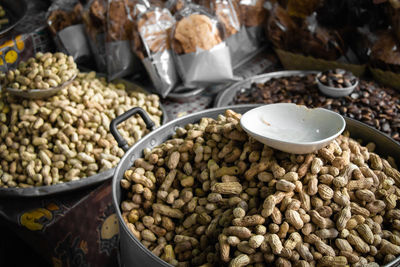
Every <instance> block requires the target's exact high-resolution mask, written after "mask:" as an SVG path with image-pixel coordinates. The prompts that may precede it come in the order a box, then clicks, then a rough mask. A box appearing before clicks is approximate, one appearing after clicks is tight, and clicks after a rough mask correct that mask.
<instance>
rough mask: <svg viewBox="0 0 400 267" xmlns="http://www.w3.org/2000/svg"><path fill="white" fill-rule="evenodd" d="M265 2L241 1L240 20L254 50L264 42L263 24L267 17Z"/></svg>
mask: <svg viewBox="0 0 400 267" xmlns="http://www.w3.org/2000/svg"><path fill="white" fill-rule="evenodd" d="M264 4H265V0H239V10H240V20H241V25H243V29H245V31H246V34H247V36H248V38H249V40H250V43H249V44H247V45H251V46H252V47H253V50H256V49H257V48H259V47H261V45H262V43H263V41H264V39H265V38H264V37H265V36H264V32H263V27H262V26H263V24H264V22H265V19H266V16H267V10H266V9H265V8H264Z"/></svg>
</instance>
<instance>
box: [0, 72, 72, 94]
mask: <svg viewBox="0 0 400 267" xmlns="http://www.w3.org/2000/svg"><path fill="white" fill-rule="evenodd" d="M75 77H76V74H75V75H74V76H72V78H71V79H70V80H68V81H66V82H64V83H62V84H60V85H59V86H56V87H51V88H49V89H27V90H20V89H14V88H9V87H7V88H6V90H7V91H8V92H9V93H10V94H12V95H14V96H19V97H23V98H28V99H43V98H48V97H50V96H53V95H55V94H57V93H58V92H59V91H61V90H62V89H64V88H65V87H66V86H68V85H69V84H71V83H72V82H73V81H74V80H75Z"/></svg>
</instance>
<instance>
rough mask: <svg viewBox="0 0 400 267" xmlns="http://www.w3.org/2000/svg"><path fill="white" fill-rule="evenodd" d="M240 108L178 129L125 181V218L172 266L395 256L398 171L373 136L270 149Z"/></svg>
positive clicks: (361, 262) (373, 261) (363, 262)
mask: <svg viewBox="0 0 400 267" xmlns="http://www.w3.org/2000/svg"><path fill="white" fill-rule="evenodd" d="M240 117H241V115H240V114H237V113H235V112H233V111H231V110H227V111H226V112H225V115H219V117H218V118H217V119H216V120H215V119H211V118H202V119H201V120H200V122H199V123H198V124H189V125H187V126H186V127H185V128H178V129H177V130H176V133H175V135H174V136H172V139H169V140H167V141H166V142H164V143H162V144H161V145H159V146H157V147H155V148H153V149H151V150H150V149H145V150H144V151H143V153H144V157H143V158H140V159H137V160H136V161H135V162H134V166H133V167H132V168H130V169H129V170H127V171H126V172H125V174H124V177H123V179H122V180H121V187H122V188H123V189H125V191H124V192H125V193H124V194H126V196H125V198H124V199H125V200H124V201H123V202H122V203H121V210H122V217H123V219H124V221H125V223H126V225H127V227H128V228H129V229H130V231H131V232H132V233H133V235H134V236H135V237H136V238H137V239H139V240H140V241H141V242H142V244H143V245H144V246H145V247H146V248H148V249H149V250H150V251H151V252H152V253H153V254H155V255H156V256H159V257H161V259H163V260H164V261H166V262H168V263H170V264H172V265H174V266H218V265H229V266H232V267H238V266H304V267H306V266H350V265H351V266H379V265H381V264H384V263H388V262H391V261H393V260H394V259H395V258H396V256H398V255H400V209H399V208H398V206H397V200H398V198H399V196H400V189H399V187H397V185H398V184H399V183H400V173H399V172H398V171H397V169H396V167H395V164H394V163H393V162H394V160H393V158H389V159H388V160H386V159H383V158H381V157H379V156H378V155H377V154H376V153H374V152H373V151H374V150H375V144H374V143H369V144H368V145H367V146H361V145H360V144H359V143H358V142H357V141H355V140H353V139H351V138H349V136H348V133H344V134H343V135H341V136H339V137H338V138H337V139H336V140H335V141H333V142H331V143H330V144H329V145H328V146H327V147H324V148H322V149H320V150H318V151H316V152H315V153H311V154H306V155H294V154H288V153H284V152H281V151H277V150H273V149H272V148H270V147H268V146H265V145H263V144H261V143H259V142H257V141H256V140H254V139H252V138H251V137H249V136H248V135H247V134H246V133H245V132H244V131H243V130H242V129H241V127H240V124H239V121H240Z"/></svg>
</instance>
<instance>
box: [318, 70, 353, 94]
mask: <svg viewBox="0 0 400 267" xmlns="http://www.w3.org/2000/svg"><path fill="white" fill-rule="evenodd" d="M319 77H321V73H319V74H318V75H317V76H315V81H316V82H317V84H318V89H319V90H320V91H321V92H322V93H323V94H324V95H327V96H330V97H343V96H348V95H349V94H351V92H353V91H354V88H356V86H357V85H358V79H357V80H356V83H355V84H354V85H352V86H349V87H345V88H337V87H330V86H326V85H325V84H323V83H321V82H320V81H319Z"/></svg>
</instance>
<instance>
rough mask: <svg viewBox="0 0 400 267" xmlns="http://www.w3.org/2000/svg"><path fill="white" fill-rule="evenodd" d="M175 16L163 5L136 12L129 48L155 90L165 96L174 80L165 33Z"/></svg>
mask: <svg viewBox="0 0 400 267" xmlns="http://www.w3.org/2000/svg"><path fill="white" fill-rule="evenodd" d="M174 25H175V18H174V17H173V16H172V15H171V13H170V11H169V10H168V9H166V8H159V7H152V8H149V9H148V10H147V11H145V12H143V13H141V14H140V15H138V17H137V20H136V29H135V30H134V36H133V38H134V39H133V50H134V51H135V53H136V54H137V55H138V57H139V58H140V59H141V60H142V63H143V65H144V66H145V68H146V71H147V73H148V75H149V77H150V79H151V81H152V83H153V85H154V88H155V91H156V93H158V94H160V95H161V96H162V97H166V96H167V95H168V93H169V92H171V90H172V89H173V88H174V87H175V85H176V84H177V82H178V75H177V73H176V70H175V63H174V59H173V56H172V52H171V45H170V41H169V35H170V32H171V29H172V27H173V26H174Z"/></svg>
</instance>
